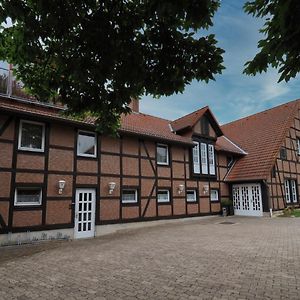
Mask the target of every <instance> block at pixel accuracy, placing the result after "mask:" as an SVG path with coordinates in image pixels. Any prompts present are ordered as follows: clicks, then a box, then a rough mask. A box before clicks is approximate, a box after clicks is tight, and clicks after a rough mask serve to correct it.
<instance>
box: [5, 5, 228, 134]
mask: <svg viewBox="0 0 300 300" xmlns="http://www.w3.org/2000/svg"><path fill="white" fill-rule="evenodd" d="M219 4H220V3H219V0H165V1H161V0H139V1H138V0H131V1H127V0H119V1H117V0H106V1H105V0H102V1H99V0H81V1H80V0H51V1H45V0H44V1H43V0H39V1H38V0H37V1H32V0H6V1H4V2H2V3H0V22H1V23H2V22H5V21H6V20H7V19H8V18H10V19H11V26H6V27H5V26H2V28H1V31H0V59H3V60H7V61H9V62H10V63H13V64H15V65H17V70H16V76H17V78H19V79H20V80H22V81H23V82H24V84H25V85H26V86H27V87H28V88H29V90H30V92H31V93H32V94H33V95H36V96H37V97H38V98H39V99H40V100H41V101H51V100H53V99H56V98H57V97H59V99H60V101H62V102H63V103H64V104H67V106H68V108H69V110H70V112H71V113H74V114H76V115H77V116H80V115H85V114H87V113H88V114H93V115H95V116H96V117H97V118H98V129H99V130H100V131H102V132H106V131H111V130H115V129H116V128H117V125H118V121H119V117H120V114H122V113H128V112H129V111H130V109H129V107H128V104H129V103H130V101H131V99H132V98H137V97H139V96H141V95H143V94H151V95H153V96H154V97H159V96H162V95H172V94H173V93H179V92H183V90H184V87H185V86H186V85H187V84H189V83H190V82H191V81H192V80H193V79H196V80H203V81H205V82H208V81H209V80H213V79H214V75H216V74H218V73H221V71H222V69H223V68H224V67H223V65H222V63H223V59H222V54H223V52H224V51H223V50H222V49H220V48H219V47H217V41H216V40H215V37H214V35H211V34H210V35H207V36H203V35H202V36H200V32H199V31H200V30H201V29H204V30H206V29H208V28H209V27H210V26H212V18H213V16H214V13H215V12H216V10H217V8H218V6H219Z"/></svg>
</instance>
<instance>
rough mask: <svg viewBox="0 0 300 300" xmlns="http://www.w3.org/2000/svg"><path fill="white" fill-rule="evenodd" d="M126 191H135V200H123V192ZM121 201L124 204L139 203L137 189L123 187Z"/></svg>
mask: <svg viewBox="0 0 300 300" xmlns="http://www.w3.org/2000/svg"><path fill="white" fill-rule="evenodd" d="M124 191H133V192H134V200H125V201H124V200H123V192H124ZM121 201H122V203H124V204H128V203H137V202H138V193H137V189H122V194H121Z"/></svg>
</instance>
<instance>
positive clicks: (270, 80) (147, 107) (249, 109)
mask: <svg viewBox="0 0 300 300" xmlns="http://www.w3.org/2000/svg"><path fill="white" fill-rule="evenodd" d="M245 2H246V1H244V0H223V1H222V3H221V7H220V8H219V10H218V12H217V13H216V15H215V17H214V26H213V28H211V29H210V32H211V33H214V34H215V35H216V39H217V40H218V41H219V43H218V46H219V47H221V48H223V49H224V50H225V51H226V52H225V54H224V56H223V58H224V65H225V67H226V70H224V71H223V73H222V74H221V75H218V76H216V81H212V82H210V83H208V84H207V83H205V82H201V81H200V82H197V81H193V82H192V83H191V84H190V85H188V86H186V88H185V91H184V92H183V94H177V95H176V94H174V95H172V96H169V97H161V98H160V99H153V98H152V97H151V96H144V97H142V98H141V101H140V111H141V112H143V113H146V114H151V115H155V116H158V117H162V118H165V119H169V120H174V119H176V118H179V117H181V116H183V115H185V114H187V113H190V112H192V111H195V110H197V109H199V108H201V107H203V106H206V105H208V106H209V107H210V108H211V110H212V112H213V113H214V115H215V116H216V118H217V120H218V121H219V123H220V124H225V123H228V122H230V121H233V120H236V119H239V118H242V117H245V116H247V115H251V114H253V113H256V112H259V111H262V110H265V109H268V108H271V107H274V106H276V105H279V104H282V103H285V102H288V101H292V100H295V99H297V98H300V85H299V80H300V77H299V76H298V78H297V77H296V78H295V79H292V80H290V82H288V83H285V82H281V83H277V81H278V79H279V75H278V73H277V71H276V70H274V69H269V70H268V72H267V73H263V74H259V75H256V76H255V77H253V76H247V75H245V74H242V72H243V69H244V64H245V62H247V61H249V60H251V59H252V58H253V57H254V56H255V54H256V53H257V52H258V48H257V42H258V40H260V39H261V38H262V37H263V36H262V34H261V33H259V29H260V28H261V27H262V25H263V21H262V20H261V19H256V18H253V17H252V16H249V15H247V14H246V13H244V11H243V9H242V7H243V5H244V3H245Z"/></svg>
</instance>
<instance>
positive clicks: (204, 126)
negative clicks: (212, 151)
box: [193, 116, 217, 138]
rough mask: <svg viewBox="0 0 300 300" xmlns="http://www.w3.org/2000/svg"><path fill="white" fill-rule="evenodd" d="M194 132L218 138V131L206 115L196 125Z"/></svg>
mask: <svg viewBox="0 0 300 300" xmlns="http://www.w3.org/2000/svg"><path fill="white" fill-rule="evenodd" d="M193 133H194V134H197V135H204V136H208V137H210V138H217V133H216V131H215V129H214V128H213V126H212V124H211V122H210V120H209V119H208V118H207V117H206V116H202V117H201V118H200V119H199V120H198V122H197V123H196V124H195V125H194V127H193Z"/></svg>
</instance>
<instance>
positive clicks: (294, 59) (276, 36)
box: [244, 0, 300, 82]
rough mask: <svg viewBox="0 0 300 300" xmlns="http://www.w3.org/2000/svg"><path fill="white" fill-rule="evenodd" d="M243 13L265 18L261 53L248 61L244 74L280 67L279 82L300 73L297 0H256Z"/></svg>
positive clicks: (299, 6)
mask: <svg viewBox="0 0 300 300" xmlns="http://www.w3.org/2000/svg"><path fill="white" fill-rule="evenodd" d="M244 9H245V11H246V12H247V13H248V14H252V15H253V16H256V17H261V18H265V19H266V21H265V24H264V27H263V28H262V29H261V32H263V33H264V35H265V39H263V40H260V41H259V43H258V47H259V48H260V52H259V53H258V54H257V55H256V56H255V57H254V59H253V60H252V61H248V62H247V63H246V64H245V66H246V68H245V70H244V73H246V74H248V75H255V74H256V73H257V72H260V73H261V72H266V71H267V69H268V67H269V66H272V67H275V68H279V69H278V73H279V74H280V78H279V82H280V81H282V80H285V81H289V80H290V79H291V78H294V77H296V75H297V74H298V73H299V71H300V23H299V22H300V21H299V20H300V2H299V1H298V0H256V1H250V2H247V3H246V4H245V7H244Z"/></svg>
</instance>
